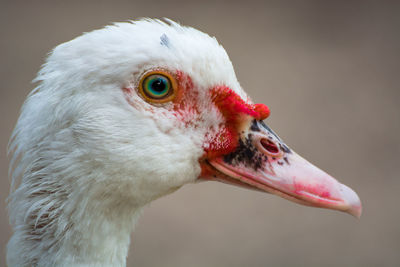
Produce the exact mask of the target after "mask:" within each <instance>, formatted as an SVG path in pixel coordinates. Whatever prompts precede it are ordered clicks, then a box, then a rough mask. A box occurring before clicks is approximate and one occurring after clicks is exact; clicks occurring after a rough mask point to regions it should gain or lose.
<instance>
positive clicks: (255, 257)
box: [0, 0, 400, 267]
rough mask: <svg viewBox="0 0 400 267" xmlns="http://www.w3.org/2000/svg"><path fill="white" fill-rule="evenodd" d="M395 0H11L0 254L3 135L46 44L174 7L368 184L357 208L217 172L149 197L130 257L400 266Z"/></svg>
mask: <svg viewBox="0 0 400 267" xmlns="http://www.w3.org/2000/svg"><path fill="white" fill-rule="evenodd" d="M399 3H400V2H395V1H393V2H388V1H263V2H261V1H260V2H251V1H239V2H206V1H200V0H198V1H193V2H189V1H181V2H179V1H172V2H171V1H161V0H160V1H154V0H152V1H142V2H140V1H109V2H105V1H79V2H76V3H75V2H73V1H47V2H45V1H25V2H22V1H8V2H7V1H4V0H3V1H2V2H1V3H0V25H1V26H0V36H1V39H0V51H1V52H0V53H1V64H0V101H1V102H0V114H1V115H0V124H1V131H0V151H1V153H0V171H1V172H0V194H1V195H0V196H1V205H0V213H1V214H0V266H2V265H4V264H5V260H4V255H5V246H6V242H7V240H8V238H9V236H10V234H11V229H10V227H9V225H8V220H7V215H6V214H7V213H6V204H5V199H6V196H7V194H8V188H9V179H8V177H7V165H8V159H7V157H6V146H7V141H8V137H9V135H10V133H11V131H12V129H13V126H14V123H15V122H16V119H17V116H18V112H19V108H20V106H21V104H22V102H23V101H24V98H25V96H26V95H27V94H28V92H29V91H30V90H32V89H33V88H34V85H32V84H31V82H30V81H31V80H32V79H33V78H34V77H35V74H36V72H37V71H38V70H39V67H40V65H41V64H42V63H43V61H44V58H45V56H46V53H47V52H48V51H49V50H50V49H52V48H53V47H54V46H56V45H57V44H60V43H62V42H65V41H68V40H70V39H72V38H74V37H76V36H78V35H80V34H81V33H82V32H86V31H90V30H93V29H97V28H100V27H102V26H104V25H107V24H109V23H111V22H114V21H124V20H128V19H135V18H139V17H169V18H171V19H174V20H177V21H179V22H181V23H182V24H184V25H190V26H193V27H196V28H198V29H200V30H202V31H205V32H207V33H209V34H210V35H214V36H216V37H217V38H218V40H219V41H220V42H221V43H222V45H223V46H224V47H225V49H226V50H227V51H228V53H229V54H230V57H231V59H232V61H233V63H234V66H235V69H236V73H237V76H238V78H239V81H240V82H241V84H242V86H243V87H244V88H245V90H247V92H248V93H249V94H250V95H251V96H252V98H253V99H254V100H255V101H256V102H263V103H266V104H268V105H269V106H270V108H271V109H272V116H271V117H270V118H269V119H268V122H269V124H270V126H272V128H273V129H275V131H276V132H278V134H279V135H280V136H281V137H282V138H283V139H284V140H285V141H286V142H287V143H288V144H289V145H290V146H292V147H293V148H294V149H295V150H296V151H297V152H298V153H300V154H302V155H303V156H304V157H305V158H307V159H309V160H310V161H311V162H313V163H315V164H316V165H318V166H319V167H321V168H322V169H324V170H326V171H327V172H328V173H330V174H332V175H333V176H335V177H336V178H338V179H339V180H340V181H342V182H343V183H345V184H347V185H349V186H350V187H352V188H354V189H355V190H356V191H357V192H358V193H359V195H360V197H361V199H362V201H363V206H364V214H363V216H362V217H361V220H356V219H354V218H352V217H351V216H349V215H347V214H344V213H339V212H335V211H329V210H321V209H312V208H307V207H303V206H299V205H297V204H294V203H291V202H288V201H286V200H283V199H280V198H278V197H275V196H271V195H267V194H262V193H258V192H253V191H247V190H244V189H240V188H235V187H232V186H228V185H224V184H218V183H212V182H210V183H203V184H199V185H189V186H185V187H184V188H182V189H181V190H179V191H178V192H176V193H174V194H172V195H170V196H167V197H164V198H162V199H159V200H157V201H156V202H154V203H152V204H151V205H150V207H148V208H147V209H146V211H145V213H144V215H143V216H142V218H141V220H140V221H139V225H138V227H137V229H136V231H135V233H134V239H133V244H132V245H131V252H130V254H129V259H128V266H199V267H200V266H400V207H399V206H400V205H399V204H400V197H399V194H400V179H399V172H400V161H399V158H400V157H399V153H400V142H399V141H400V140H399V139H400V136H399V134H400V119H399V115H400V108H399V103H400V86H399V84H400V72H399V70H400V68H399V67H400V57H399V55H400V50H399V49H400V31H399V29H400V5H399Z"/></svg>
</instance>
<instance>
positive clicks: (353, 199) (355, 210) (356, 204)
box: [341, 184, 362, 219]
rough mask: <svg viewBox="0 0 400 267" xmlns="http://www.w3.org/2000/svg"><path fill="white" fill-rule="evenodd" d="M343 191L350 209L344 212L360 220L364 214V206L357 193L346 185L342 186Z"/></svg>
mask: <svg viewBox="0 0 400 267" xmlns="http://www.w3.org/2000/svg"><path fill="white" fill-rule="evenodd" d="M341 191H342V195H343V199H344V200H345V202H346V203H347V207H348V209H346V210H344V211H345V212H347V213H349V214H350V215H353V216H354V217H356V218H357V219H360V217H361V213H362V205H361V200H360V198H359V197H358V195H357V193H356V192H354V191H353V190H352V189H351V188H350V187H348V186H346V185H344V184H341Z"/></svg>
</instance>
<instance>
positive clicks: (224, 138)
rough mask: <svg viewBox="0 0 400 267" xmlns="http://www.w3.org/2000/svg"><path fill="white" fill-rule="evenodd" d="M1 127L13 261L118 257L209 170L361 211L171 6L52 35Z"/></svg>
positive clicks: (122, 261)
mask: <svg viewBox="0 0 400 267" xmlns="http://www.w3.org/2000/svg"><path fill="white" fill-rule="evenodd" d="M34 82H36V83H37V86H36V88H35V89H34V90H33V91H32V92H31V93H30V94H29V95H28V96H27V98H26V100H25V102H24V104H23V106H22V108H21V112H20V116H19V119H18V121H17V123H16V126H15V129H14V131H13V133H12V135H11V137H10V143H9V154H10V158H11V160H10V177H11V181H12V183H11V191H10V195H9V198H8V210H9V217H10V223H11V225H12V227H13V234H12V236H11V239H10V240H9V242H8V245H7V264H8V266H10V267H14V266H81V267H82V266H96V267H97V266H126V259H127V254H128V248H129V244H130V241H131V240H130V236H131V235H130V234H131V233H132V232H133V230H134V227H135V225H136V223H137V221H138V218H139V217H140V215H141V213H142V211H143V209H144V208H145V207H146V205H148V204H149V203H150V202H152V201H154V200H156V199H158V198H160V197H162V196H165V195H168V194H170V193H173V192H174V191H176V190H178V189H179V188H181V187H182V186H183V185H185V184H192V183H199V182H205V181H219V182H223V183H228V184H232V185H236V186H241V187H244V188H249V189H254V190H257V191H262V192H266V193H271V194H274V195H277V196H280V197H282V198H284V199H287V200H290V201H293V202H296V203H299V204H302V205H307V206H311V207H318V208H327V209H334V210H338V211H343V212H347V213H349V214H351V215H353V216H356V217H359V216H360V215H361V210H362V206H361V202H360V199H359V197H358V195H357V194H356V193H355V192H354V191H353V190H352V189H350V188H349V187H347V186H346V185H344V184H341V183H340V182H338V181H337V180H336V179H334V178H333V177H332V176H330V175H329V174H327V173H325V172H324V171H322V170H320V169H319V168H317V167H315V166H314V165H312V164H311V163H309V162H308V161H307V160H305V159H303V158H302V157H301V156H299V155H298V154H296V153H295V152H294V151H293V150H292V149H291V148H290V147H289V146H287V145H286V144H285V143H284V142H283V141H282V140H281V138H279V136H278V135H277V134H276V133H274V131H273V130H272V129H271V128H270V127H269V126H268V125H267V124H266V123H265V120H266V119H267V118H268V117H269V115H270V110H269V108H268V106H266V105H264V104H257V103H254V102H253V101H252V100H251V98H250V97H249V96H248V95H247V94H246V92H245V91H244V90H243V88H242V87H241V85H240V84H239V82H238V80H237V78H236V75H235V71H234V68H233V65H232V62H231V60H230V59H229V57H228V55H227V53H226V51H225V50H224V48H223V47H222V46H221V45H220V44H219V43H218V41H217V40H216V39H215V38H214V37H210V36H209V35H207V34H205V33H203V32H201V31H199V30H196V29H194V28H192V27H187V26H182V25H180V24H179V23H177V22H174V21H172V20H169V19H161V20H159V19H140V20H136V21H127V22H120V23H114V24H112V25H110V26H106V27H104V28H102V29H98V30H94V31H91V32H88V33H84V34H83V35H81V36H79V37H77V38H75V39H73V40H71V41H68V42H65V43H63V44H60V45H58V46H57V47H55V48H54V49H53V50H52V52H51V53H50V54H49V56H48V57H47V60H46V62H45V64H44V65H43V66H42V68H41V70H40V71H39V73H38V75H37V77H36V78H35V79H34Z"/></svg>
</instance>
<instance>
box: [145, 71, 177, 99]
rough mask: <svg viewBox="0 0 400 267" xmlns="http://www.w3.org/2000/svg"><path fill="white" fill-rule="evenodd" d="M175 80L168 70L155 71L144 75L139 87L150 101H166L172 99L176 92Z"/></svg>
mask: <svg viewBox="0 0 400 267" xmlns="http://www.w3.org/2000/svg"><path fill="white" fill-rule="evenodd" d="M175 87H176V86H175V80H174V79H173V77H171V75H169V74H168V73H166V72H161V71H153V72H150V73H147V74H146V75H144V76H143V78H142V80H141V82H140V85H139V89H140V93H141V94H142V95H143V97H144V98H145V99H146V100H147V101H149V102H155V103H164V102H168V101H171V100H172V99H173V97H174V94H175V90H176V88H175Z"/></svg>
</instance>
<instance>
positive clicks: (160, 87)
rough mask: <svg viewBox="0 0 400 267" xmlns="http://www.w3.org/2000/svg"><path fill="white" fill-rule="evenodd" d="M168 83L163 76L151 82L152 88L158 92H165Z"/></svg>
mask: <svg viewBox="0 0 400 267" xmlns="http://www.w3.org/2000/svg"><path fill="white" fill-rule="evenodd" d="M166 87H167V85H166V84H165V81H164V80H163V79H161V78H157V79H156V80H155V81H154V82H152V83H151V89H153V90H154V91H156V92H163V91H164V90H165V88H166Z"/></svg>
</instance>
